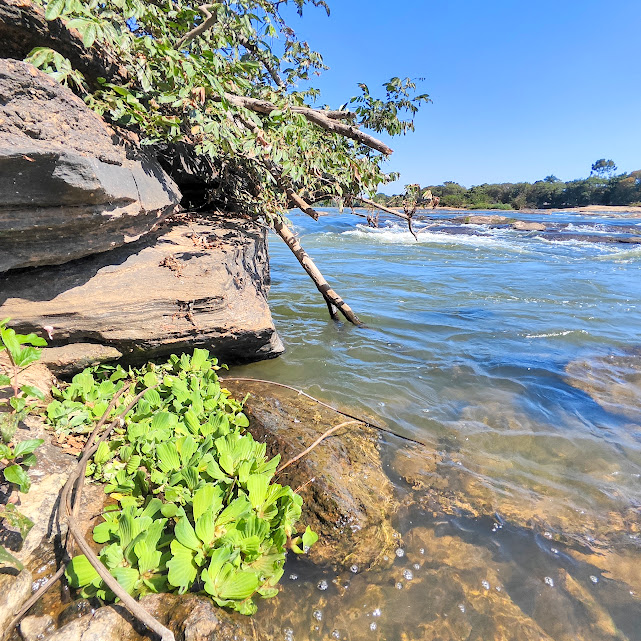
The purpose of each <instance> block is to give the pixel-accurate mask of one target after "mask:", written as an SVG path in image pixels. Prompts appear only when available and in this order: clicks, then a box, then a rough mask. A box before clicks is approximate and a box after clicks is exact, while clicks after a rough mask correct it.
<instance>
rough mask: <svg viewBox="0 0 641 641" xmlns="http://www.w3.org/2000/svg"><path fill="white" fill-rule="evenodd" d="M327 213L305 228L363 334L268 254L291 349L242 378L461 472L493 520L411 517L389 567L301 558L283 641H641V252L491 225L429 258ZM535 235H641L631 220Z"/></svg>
mask: <svg viewBox="0 0 641 641" xmlns="http://www.w3.org/2000/svg"><path fill="white" fill-rule="evenodd" d="M327 212H328V215H325V216H322V217H321V218H320V220H319V221H318V222H317V223H315V222H313V221H312V220H311V219H309V218H307V217H304V216H302V215H298V214H292V216H291V220H292V222H293V224H294V227H295V229H296V231H297V233H298V234H299V235H300V238H301V242H302V244H303V246H304V247H305V248H306V249H307V251H308V252H309V253H310V255H311V256H312V257H313V258H314V260H315V261H316V263H317V265H318V266H319V267H320V268H321V270H322V271H323V273H324V275H325V276H326V277H327V279H328V280H329V281H330V283H331V284H332V285H333V287H334V288H335V289H336V291H337V292H339V294H340V295H341V296H343V297H344V298H345V300H346V301H348V303H349V304H350V305H351V306H352V308H353V309H354V310H355V311H356V313H357V314H358V315H359V317H360V318H361V320H363V321H364V322H365V323H366V327H365V328H356V327H353V326H351V325H349V324H344V323H338V324H337V323H334V322H332V321H330V320H329V319H328V318H327V310H326V307H325V305H324V304H323V301H322V299H321V297H320V296H319V294H318V292H317V291H316V290H315V288H314V286H313V284H312V282H311V281H310V280H309V278H308V277H307V276H306V274H305V273H304V272H303V271H302V269H301V268H300V266H299V265H298V263H297V262H296V260H295V258H294V257H293V256H292V255H291V253H290V252H289V250H288V249H287V247H285V245H284V244H283V243H281V242H280V241H279V239H278V238H276V237H272V238H271V239H270V256H271V270H272V280H273V283H272V289H271V293H270V305H271V308H272V313H273V316H274V319H275V322H276V325H277V328H278V331H279V333H280V336H281V338H282V339H283V342H284V344H285V347H286V352H285V354H284V355H283V356H281V357H280V358H278V359H276V360H273V361H268V362H263V363H258V364H253V365H250V366H246V367H242V368H236V369H235V370H234V373H236V374H237V375H245V376H253V377H257V378H268V379H272V380H277V381H281V382H284V383H288V384H290V385H293V386H296V387H299V388H302V389H304V390H305V391H307V392H309V393H310V394H313V395H315V396H317V397H319V398H322V399H323V400H325V401H328V402H332V403H337V404H340V405H343V406H348V407H351V408H353V409H354V410H356V411H360V412H362V413H364V414H367V415H368V416H372V415H374V416H378V417H380V420H381V421H384V422H385V423H386V425H388V426H389V427H390V428H392V429H393V430H394V431H396V432H397V433H399V434H405V435H408V436H411V437H414V438H417V439H419V440H421V441H423V442H425V443H426V444H427V445H428V446H429V449H431V450H432V451H435V452H438V453H440V454H441V455H446V456H447V457H448V460H450V461H451V464H452V466H456V468H457V469H456V472H457V474H458V475H459V476H460V475H463V476H464V477H465V476H467V477H469V480H470V483H471V485H473V486H474V487H476V488H478V487H482V488H483V495H482V502H483V505H482V507H479V508H478V511H477V513H476V518H472V517H470V515H469V513H468V514H467V515H466V514H465V513H462V514H461V515H460V516H459V517H456V516H451V515H450V516H445V517H440V516H439V515H438V514H433V513H426V512H424V511H422V510H420V509H417V510H416V512H415V513H413V514H412V513H409V514H406V515H404V516H403V517H399V522H398V523H397V524H396V527H397V528H398V530H399V532H401V534H402V540H401V541H400V542H399V549H400V550H401V551H402V553H401V552H399V556H398V557H397V558H396V559H394V564H393V565H392V567H391V569H387V570H381V571H372V572H362V573H361V572H360V571H359V572H353V573H349V572H347V573H346V574H344V575H338V576H337V575H335V574H333V573H331V572H330V571H329V570H319V569H314V568H307V567H306V566H305V565H304V564H303V563H301V562H300V561H292V562H289V564H288V568H287V572H286V575H285V579H284V585H285V588H284V592H283V593H282V594H281V595H280V596H279V597H278V599H276V600H274V601H278V604H277V605H270V606H269V608H270V611H269V616H274V617H276V619H275V620H274V626H275V628H276V629H277V630H279V631H280V633H282V638H283V639H287V640H289V641H291V640H292V639H306V638H315V639H316V638H317V639H332V638H334V639H338V638H344V639H361V638H362V639H389V640H395V639H487V640H489V639H555V640H559V639H563V640H565V639H568V640H570V639H590V640H592V639H594V640H597V639H599V640H600V639H634V640H641V535H640V534H639V531H640V528H641V516H640V512H639V507H640V506H641V408H640V405H641V404H640V402H639V401H640V397H639V393H640V392H641V374H640V372H641V368H637V369H635V363H636V362H637V355H639V354H641V350H640V349H639V347H640V346H641V245H633V244H630V245H625V244H617V243H597V242H582V241H580V240H572V241H568V242H556V241H549V240H543V239H541V238H539V237H537V234H533V233H531V232H517V231H513V230H510V229H488V228H487V227H479V228H478V231H479V232H480V233H482V234H484V235H482V236H470V235H452V234H445V233H440V232H434V231H424V232H421V233H419V240H418V242H417V241H415V240H414V238H413V237H412V236H411V235H410V233H409V232H408V231H407V230H406V228H404V227H403V226H399V225H398V224H396V223H394V222H391V221H390V222H387V223H385V224H384V226H383V228H381V229H369V228H367V227H365V226H363V225H360V224H359V222H360V219H357V218H355V217H353V216H350V215H349V214H347V213H345V214H342V215H340V214H339V213H338V211H337V210H333V209H329V210H327ZM474 213H478V212H474ZM449 215H452V214H449ZM523 218H525V219H527V218H528V217H527V216H525V217H523ZM530 218H532V219H538V220H541V219H544V220H545V221H546V222H547V221H553V222H557V223H569V224H570V228H569V229H570V230H571V231H574V232H576V231H585V232H586V233H589V234H591V235H594V234H599V233H600V234H603V235H604V236H606V235H608V234H612V233H613V230H614V231H616V225H625V226H626V231H627V233H630V226H631V225H632V226H634V227H633V228H632V233H634V230H635V228H636V227H638V232H636V233H638V234H641V220H639V219H637V218H630V219H626V218H625V217H621V216H608V215H606V214H600V215H599V216H585V215H577V214H572V213H556V214H550V215H546V216H542V215H538V216H531V217H530ZM422 226H423V225H422V224H421V223H419V224H418V225H417V227H418V228H419V229H420V228H421V227H422ZM613 226H614V227H613ZM467 228H468V229H469V226H467ZM383 447H384V449H385V448H387V450H388V451H387V453H385V452H384V456H388V458H390V459H391V458H393V452H392V453H391V454H390V451H389V450H394V448H399V447H400V448H402V447H404V445H403V443H402V441H398V442H396V441H394V439H393V438H392V439H386V444H385V445H384V446H383ZM427 449H428V448H426V451H427ZM439 473H442V474H444V475H445V476H447V470H442V472H439ZM390 474H391V475H392V476H393V472H391V473H390ZM479 496H480V495H479ZM479 496H476V497H474V496H473V497H471V498H470V502H471V503H472V505H473V506H474V501H475V500H480V499H479ZM290 576H291V577H295V578H288V577H290ZM319 586H320V587H319ZM323 587H326V588H327V589H322V588H323ZM265 616H267V614H266V615H265Z"/></svg>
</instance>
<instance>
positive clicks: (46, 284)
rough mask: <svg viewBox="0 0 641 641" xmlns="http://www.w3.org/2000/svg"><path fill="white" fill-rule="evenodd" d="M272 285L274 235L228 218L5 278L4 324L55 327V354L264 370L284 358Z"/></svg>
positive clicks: (176, 226) (1, 292) (0, 279)
mask: <svg viewBox="0 0 641 641" xmlns="http://www.w3.org/2000/svg"><path fill="white" fill-rule="evenodd" d="M268 285H269V271H268V258H267V249H266V240H265V231H264V230H259V229H258V228H257V227H256V226H255V225H254V224H253V223H252V222H251V221H247V220H242V219H238V218H235V219H231V220H230V219H227V218H226V217H223V216H220V217H217V218H211V219H210V220H208V221H207V224H202V223H201V224H199V223H197V222H192V223H190V224H188V223H172V224H168V225H166V226H163V228H162V229H160V230H158V231H156V232H153V233H151V234H147V235H146V236H145V237H143V238H142V239H140V240H139V241H138V242H136V243H131V244H128V245H126V246H123V247H120V248H119V249H115V250H112V251H111V252H106V253H101V254H96V255H95V256H90V257H87V258H83V259H80V260H75V261H71V262H69V263H65V264H64V265H59V266H55V267H40V268H37V269H31V270H24V271H21V272H14V273H10V274H4V275H0V315H2V316H3V317H5V316H9V317H11V319H12V326H14V327H16V328H19V329H21V330H24V331H37V330H38V329H39V328H42V327H45V326H51V327H52V328H53V342H52V343H51V344H52V345H54V346H55V345H57V344H66V343H84V344H88V345H87V350H89V349H90V348H91V344H92V343H93V344H97V345H104V346H109V347H112V348H115V349H117V350H118V351H119V352H120V353H122V354H123V355H125V356H128V357H129V360H131V359H134V360H142V359H148V358H152V357H156V356H163V355H165V354H168V353H171V352H179V351H182V350H188V349H191V348H193V347H199V346H206V347H208V348H211V349H212V351H213V352H214V353H215V354H216V356H217V357H218V358H219V359H222V360H223V361H225V362H227V361H230V362H232V361H233V362H238V361H247V360H258V359H261V358H267V357H269V356H273V355H276V354H278V353H280V352H281V351H282V349H283V348H282V345H281V343H280V340H279V338H278V335H277V334H276V332H275V329H274V325H273V322H272V319H271V315H270V312H269V307H268V305H267V301H266V293H267V289H268ZM46 351H47V350H45V360H48V357H47V354H46ZM77 358H78V359H80V358H81V354H78V355H77Z"/></svg>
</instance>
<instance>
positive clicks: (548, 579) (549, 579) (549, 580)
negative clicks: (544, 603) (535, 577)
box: [543, 576, 554, 588]
mask: <svg viewBox="0 0 641 641" xmlns="http://www.w3.org/2000/svg"><path fill="white" fill-rule="evenodd" d="M543 580H544V581H545V584H546V585H549V586H550V587H551V588H553V587H554V579H553V578H552V577H551V576H546V577H545V579H543Z"/></svg>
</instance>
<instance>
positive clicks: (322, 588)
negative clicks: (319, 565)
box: [316, 579, 328, 591]
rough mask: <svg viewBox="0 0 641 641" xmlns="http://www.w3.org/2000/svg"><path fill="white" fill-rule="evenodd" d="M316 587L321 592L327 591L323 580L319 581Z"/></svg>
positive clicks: (325, 582)
mask: <svg viewBox="0 0 641 641" xmlns="http://www.w3.org/2000/svg"><path fill="white" fill-rule="evenodd" d="M316 587H317V588H318V589H319V590H323V591H324V590H327V588H328V585H327V581H325V579H321V580H320V581H319V582H318V585H317V586H316Z"/></svg>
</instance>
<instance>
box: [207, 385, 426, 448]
mask: <svg viewBox="0 0 641 641" xmlns="http://www.w3.org/2000/svg"><path fill="white" fill-rule="evenodd" d="M219 379H220V380H221V381H222V382H223V383H224V382H225V381H244V382H248V383H267V384H268V385H276V386H277V387H284V388H285V389H288V390H291V391H292V392H296V393H297V394H300V395H301V396H305V397H306V398H308V399H309V400H310V401H314V403H318V404H319V405H322V406H323V407H326V408H327V409H330V410H332V411H333V412H336V413H337V414H341V415H342V416H346V417H347V418H353V419H354V420H355V421H358V422H359V423H363V424H364V425H365V426H367V427H371V428H373V429H375V430H378V431H379V432H385V434H391V435H392V436H395V437H396V438H400V439H402V440H403V441H408V442H409V443H416V444H417V445H422V446H423V447H428V445H427V443H423V442H422V441H417V440H416V439H414V438H412V437H411V436H404V435H403V434H397V433H396V432H393V431H392V430H390V429H388V428H387V427H381V426H380V425H376V424H375V423H372V422H371V421H366V420H365V419H364V418H359V417H358V416H354V415H353V414H349V413H347V412H343V411H342V410H339V409H338V408H337V407H334V406H332V405H329V404H327V403H324V402H323V401H320V400H318V399H317V398H315V397H313V396H311V395H310V394H308V393H307V392H303V390H300V389H297V388H295V387H292V386H291V385H286V384H285V383H277V382H276V381H268V380H264V379H262V378H247V377H244V376H225V378H222V377H219Z"/></svg>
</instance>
